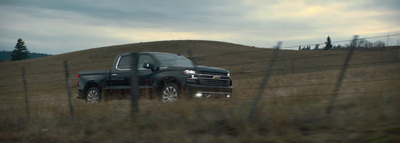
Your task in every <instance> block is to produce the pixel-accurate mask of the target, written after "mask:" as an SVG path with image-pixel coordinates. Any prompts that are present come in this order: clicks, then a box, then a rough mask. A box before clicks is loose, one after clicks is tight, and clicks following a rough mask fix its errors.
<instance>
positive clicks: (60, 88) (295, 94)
mask: <svg viewBox="0 0 400 143" xmlns="http://www.w3.org/2000/svg"><path fill="white" fill-rule="evenodd" d="M142 51H157V52H170V53H181V54H182V55H185V56H187V57H189V56H190V55H191V56H192V58H193V59H195V60H196V62H197V63H198V64H199V65H206V66H216V67H223V68H225V69H227V70H229V71H230V72H231V74H232V78H233V82H234V84H233V86H234V93H233V96H234V97H233V98H232V99H230V100H213V99H205V100H181V101H178V102H176V103H172V104H164V103H160V102H158V101H157V100H148V99H146V98H143V99H140V101H139V113H138V114H137V115H136V118H135V119H132V118H131V116H130V114H129V113H130V106H131V105H130V101H129V100H111V101H107V102H102V103H99V104H86V103H85V102H84V101H83V100H78V99H76V98H75V96H76V93H75V90H76V87H74V86H75V85H74V84H75V81H76V80H77V77H76V75H77V74H78V72H79V71H87V70H104V69H109V68H110V67H111V65H112V63H113V60H114V58H115V56H116V55H118V54H121V53H129V52H142ZM272 53H273V50H271V49H261V48H254V47H249V46H244V45H237V44H231V43H223V42H215V41H162V42H149V43H137V44H129V45H118V46H111V47H102V48H95V49H89V50H84V51H78V52H73V53H67V54H61V55H55V56H50V57H45V58H39V59H32V60H25V61H16V62H2V63H0V71H1V73H2V74H1V75H0V100H1V101H0V142H400V122H399V121H400V104H399V102H400V96H399V95H400V94H399V93H400V72H399V71H400V47H387V48H379V49H367V50H365V49H363V50H361V49H358V50H356V51H355V53H354V55H353V57H352V60H351V62H350V63H349V64H350V66H349V68H348V69H347V72H346V74H345V78H344V81H343V84H342V86H341V88H340V90H339V92H338V96H337V100H336V102H335V103H334V108H333V112H332V114H331V115H329V116H327V115H326V114H325V112H326V108H327V107H328V105H329V101H330V100H331V95H332V92H333V89H334V87H335V85H336V82H337V80H338V77H339V73H340V69H341V67H342V66H343V62H344V59H345V56H346V54H347V50H330V51H292V50H281V51H280V53H279V55H278V59H277V60H276V62H275V67H274V70H273V72H272V76H271V77H270V78H269V81H268V83H267V85H266V87H263V88H262V90H264V92H263V93H264V94H263V95H262V98H261V100H260V102H259V104H258V106H257V108H256V110H255V114H254V117H253V118H251V119H249V118H248V117H249V115H250V111H251V109H252V106H253V102H254V97H255V96H256V94H257V93H258V91H259V90H260V83H261V82H262V78H263V75H264V74H265V70H266V69H267V66H268V65H269V64H270V59H271V56H272ZM63 61H68V67H69V74H70V81H71V83H72V86H73V87H72V96H73V100H72V103H73V109H74V114H75V119H74V120H73V119H71V116H70V109H69V104H68V97H67V89H66V81H65V71H64V65H63ZM23 67H24V68H25V72H26V82H27V90H28V92H27V93H28V99H29V112H30V120H28V119H27V112H26V104H25V99H24V87H23V80H22V68H23Z"/></svg>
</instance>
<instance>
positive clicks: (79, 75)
mask: <svg viewBox="0 0 400 143" xmlns="http://www.w3.org/2000/svg"><path fill="white" fill-rule="evenodd" d="M80 77H81V74H78V82H77V83H76V85H77V86H79V78H80Z"/></svg>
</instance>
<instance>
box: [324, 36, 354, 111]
mask: <svg viewBox="0 0 400 143" xmlns="http://www.w3.org/2000/svg"><path fill="white" fill-rule="evenodd" d="M357 39H358V35H354V38H353V40H352V42H351V45H350V48H349V52H348V53H347V57H346V60H345V61H344V65H343V67H342V70H341V71H340V75H339V79H338V81H337V82H336V86H335V88H334V89H333V93H332V96H331V100H330V101H329V105H328V108H326V115H330V114H331V113H332V110H333V106H334V104H335V102H336V98H337V94H338V92H339V89H340V87H341V85H342V82H343V78H344V74H345V73H346V70H347V67H348V65H349V62H350V60H351V56H352V55H353V52H354V49H355V47H356V44H357Z"/></svg>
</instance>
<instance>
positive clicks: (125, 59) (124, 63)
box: [117, 56, 131, 70]
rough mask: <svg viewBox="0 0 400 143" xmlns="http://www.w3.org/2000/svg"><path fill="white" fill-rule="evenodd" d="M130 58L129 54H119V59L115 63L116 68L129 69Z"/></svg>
mask: <svg viewBox="0 0 400 143" xmlns="http://www.w3.org/2000/svg"><path fill="white" fill-rule="evenodd" d="M130 60H131V57H130V56H121V58H120V59H119V63H118V65H117V69H120V70H129V69H131V68H130V67H131V66H130Z"/></svg>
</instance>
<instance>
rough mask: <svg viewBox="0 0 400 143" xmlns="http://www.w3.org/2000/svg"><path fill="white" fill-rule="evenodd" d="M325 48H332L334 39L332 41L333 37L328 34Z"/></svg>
mask: <svg viewBox="0 0 400 143" xmlns="http://www.w3.org/2000/svg"><path fill="white" fill-rule="evenodd" d="M325 44H326V45H325V48H324V49H325V50H330V49H332V41H331V37H329V36H328V38H326V42H325Z"/></svg>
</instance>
